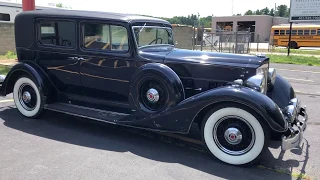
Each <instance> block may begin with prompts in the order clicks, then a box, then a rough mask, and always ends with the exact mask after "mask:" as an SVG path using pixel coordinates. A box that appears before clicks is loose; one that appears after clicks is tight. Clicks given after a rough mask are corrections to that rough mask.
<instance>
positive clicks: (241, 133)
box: [202, 106, 269, 165]
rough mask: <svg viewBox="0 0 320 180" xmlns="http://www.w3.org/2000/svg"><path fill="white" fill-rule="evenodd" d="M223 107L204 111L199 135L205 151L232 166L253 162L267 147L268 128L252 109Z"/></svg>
mask: <svg viewBox="0 0 320 180" xmlns="http://www.w3.org/2000/svg"><path fill="white" fill-rule="evenodd" d="M244 109H246V108H239V107H233V106H229V107H228V106H223V107H222V108H218V109H215V110H214V111H211V112H209V113H208V114H207V116H206V117H205V119H204V121H203V123H202V136H203V140H204V142H205V144H206V147H207V148H208V150H209V151H210V152H211V153H212V154H213V155H214V156H215V157H216V158H218V159H219V160H221V161H223V162H225V163H228V164H232V165H248V164H252V163H254V162H256V161H257V160H258V159H259V158H260V156H261V154H262V153H263V151H264V150H265V149H266V147H267V143H268V138H269V132H268V127H266V126H265V125H264V124H263V123H260V122H259V121H258V119H257V117H256V116H255V115H254V114H252V113H251V111H248V110H244Z"/></svg>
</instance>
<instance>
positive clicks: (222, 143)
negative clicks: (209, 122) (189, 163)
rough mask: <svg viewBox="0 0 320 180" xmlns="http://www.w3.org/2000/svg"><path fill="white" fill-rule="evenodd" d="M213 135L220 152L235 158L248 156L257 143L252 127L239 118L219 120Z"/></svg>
mask: <svg viewBox="0 0 320 180" xmlns="http://www.w3.org/2000/svg"><path fill="white" fill-rule="evenodd" d="M212 135H213V139H214V141H215V143H216V145H217V146H218V148H219V149H220V150H222V151H223V152H225V153H227V154H230V155H234V156H239V155H242V154H246V153H247V152H248V151H250V149H251V148H252V147H253V145H254V143H255V132H254V130H253V128H252V126H251V125H250V123H248V121H246V120H245V119H243V118H241V117H238V116H226V117H223V118H221V119H219V120H218V121H217V123H216V124H215V126H214V127H213V132H212Z"/></svg>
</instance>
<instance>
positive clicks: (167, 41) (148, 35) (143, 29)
mask: <svg viewBox="0 0 320 180" xmlns="http://www.w3.org/2000/svg"><path fill="white" fill-rule="evenodd" d="M133 30H134V34H135V40H136V43H137V45H138V47H142V46H148V45H155V44H157V45H174V43H173V36H172V29H171V28H167V27H159V26H134V27H133Z"/></svg>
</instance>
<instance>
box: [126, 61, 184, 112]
mask: <svg viewBox="0 0 320 180" xmlns="http://www.w3.org/2000/svg"><path fill="white" fill-rule="evenodd" d="M184 98H185V93H184V88H183V84H182V82H181V80H180V78H179V76H178V75H177V74H176V73H175V72H174V71H173V70H172V69H171V68H169V67H168V66H166V65H164V64H160V63H148V64H145V65H143V66H141V67H140V68H139V69H138V70H137V71H136V72H135V73H134V75H133V76H132V79H131V82H130V87H129V101H130V105H131V107H132V109H133V110H135V112H136V114H137V115H138V116H139V117H141V118H143V117H147V116H150V115H152V114H154V113H158V112H161V111H164V110H165V109H167V108H169V107H172V106H175V105H176V104H178V103H179V102H181V101H182V100H183V99H184Z"/></svg>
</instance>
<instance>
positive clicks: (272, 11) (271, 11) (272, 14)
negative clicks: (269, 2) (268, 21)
mask: <svg viewBox="0 0 320 180" xmlns="http://www.w3.org/2000/svg"><path fill="white" fill-rule="evenodd" d="M269 15H270V16H274V9H273V8H272V9H271V10H270V12H269Z"/></svg>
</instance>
